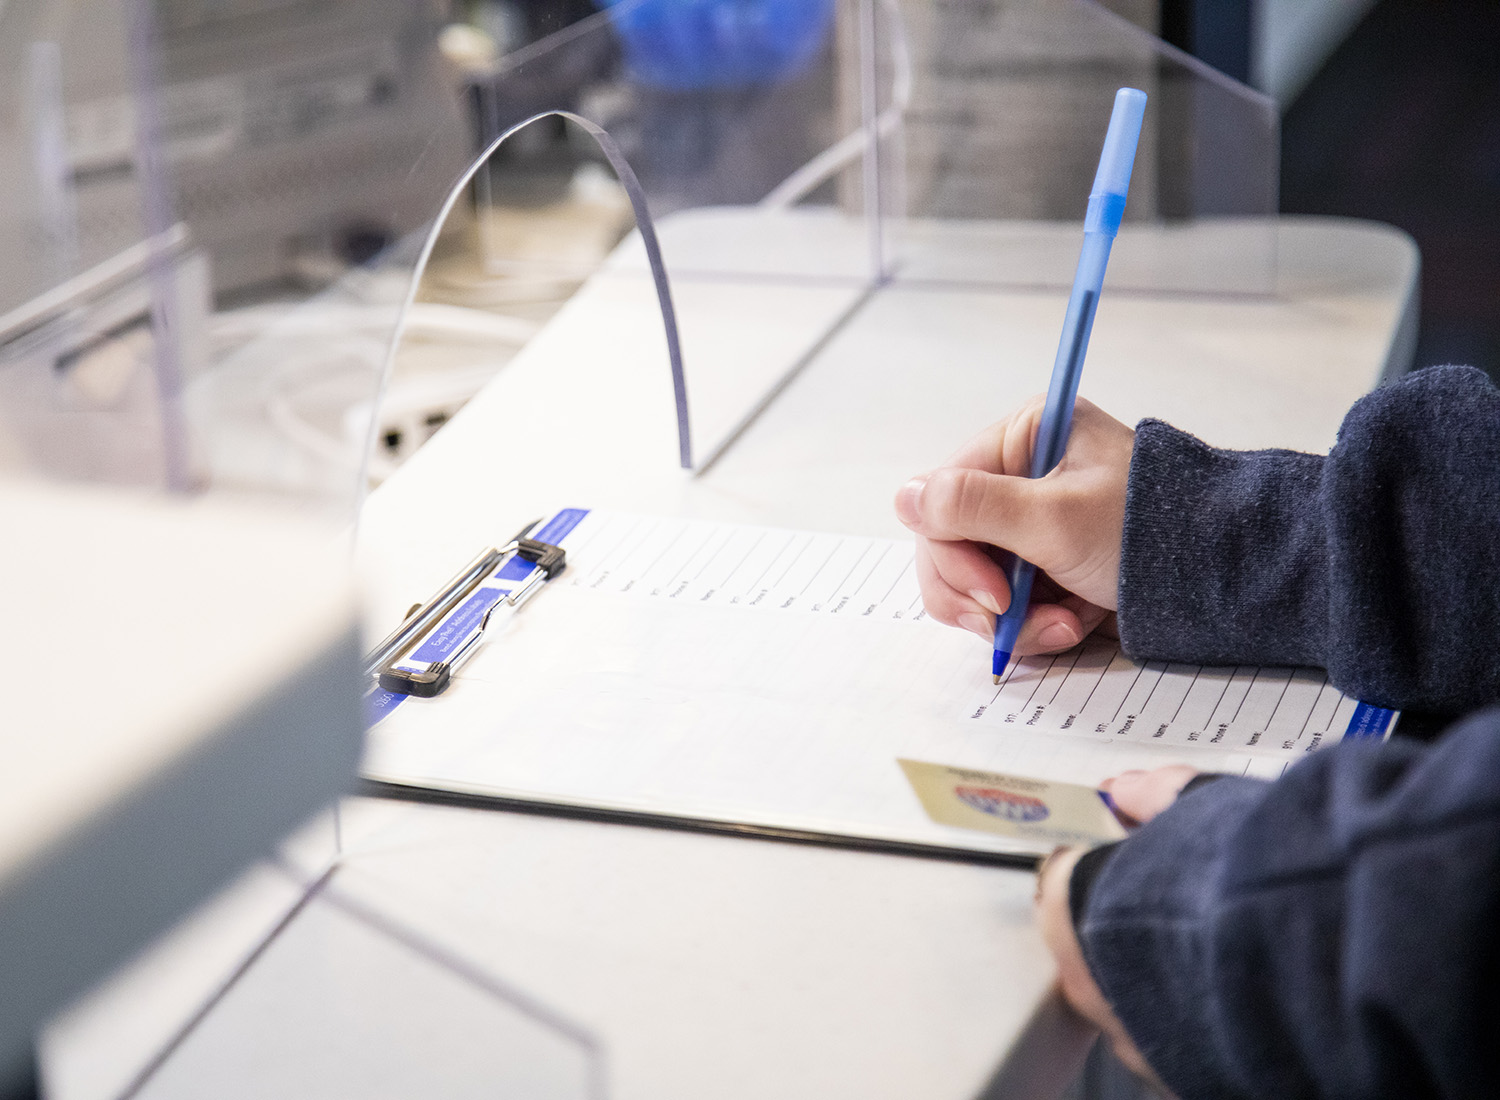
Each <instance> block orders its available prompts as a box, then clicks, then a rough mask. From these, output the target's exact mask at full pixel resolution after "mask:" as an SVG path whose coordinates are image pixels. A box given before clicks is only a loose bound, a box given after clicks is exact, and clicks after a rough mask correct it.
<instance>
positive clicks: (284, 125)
mask: <svg viewBox="0 0 1500 1100" xmlns="http://www.w3.org/2000/svg"><path fill="white" fill-rule="evenodd" d="M273 8H274V10H267V6H266V5H265V4H263V3H257V2H256V0H242V2H239V3H228V4H216V5H204V4H199V3H195V2H193V0H162V2H157V3H152V2H150V0H128V2H126V3H124V4H120V5H113V6H110V7H109V9H108V10H107V11H103V10H101V11H100V12H93V11H87V12H86V11H84V9H82V8H79V7H78V6H77V5H74V4H63V3H39V4H28V5H15V4H11V5H5V6H3V7H0V62H3V63H0V152H3V153H4V154H5V155H4V156H3V157H0V165H3V166H0V210H3V213H0V245H3V246H4V248H5V250H6V255H7V261H8V262H7V265H6V270H5V272H4V273H3V274H0V470H3V471H4V472H6V473H9V474H13V475H14V474H21V475H30V476H37V477H43V478H49V479H54V480H64V481H92V482H109V483H114V484H122V485H131V486H137V487H148V488H157V489H167V490H174V491H179V492H204V491H214V492H226V493H233V494H236V495H247V494H248V495H254V496H258V497H268V496H269V497H273V498H276V499H279V500H282V501H286V502H290V503H293V504H295V505H297V506H299V507H312V508H314V509H316V510H320V511H326V512H328V513H330V514H331V515H333V516H334V517H336V518H341V519H342V520H344V521H345V522H347V521H348V520H349V519H350V518H351V517H352V515H353V510H354V508H355V507H356V506H357V503H358V500H359V499H360V494H361V489H362V485H363V476H364V469H363V466H364V460H365V454H366V446H365V444H366V441H367V439H368V435H369V432H368V428H367V422H368V418H369V410H370V408H371V406H372V402H373V396H374V394H375V392H376V389H377V386H378V383H379V380H380V378H381V377H382V374H381V372H382V370H383V368H384V365H385V362H386V358H387V355H386V351H387V349H388V348H389V347H390V346H391V344H392V341H393V339H394V336H395V329H396V323H397V320H398V317H399V305H400V303H401V301H402V300H403V297H404V292H405V288H406V286H407V285H409V283H410V282H411V278H412V271H413V260H414V258H415V254H416V249H415V248H406V249H405V250H403V245H402V240H403V237H404V236H405V235H408V234H411V233H413V232H415V233H416V234H417V238H416V239H417V243H418V244H420V241H421V240H422V239H423V238H425V236H426V225H427V223H428V221H429V220H430V218H431V216H432V214H433V211H434V210H435V209H436V207H437V204H438V203H439V202H440V201H441V198H442V195H443V194H444V192H445V191H446V189H447V187H448V186H449V185H450V184H451V182H452V180H453V178H454V176H455V175H456V173H457V172H458V171H459V170H460V169H461V168H462V166H463V164H464V162H465V159H466V158H467V157H468V156H469V155H470V150H471V148H472V134H471V130H470V127H469V125H468V122H467V120H466V118H465V116H464V113H463V111H462V109H461V107H460V104H459V102H458V99H459V88H458V83H457V80H456V79H455V78H453V76H452V75H451V74H450V73H449V72H448V71H447V69H446V67H445V66H444V65H443V64H442V59H441V57H440V55H439V52H438V44H437V39H438V33H439V31H440V29H441V26H440V24H439V23H438V21H437V20H436V18H435V15H434V12H433V10H432V9H431V8H429V7H426V6H422V5H409V4H406V3H404V0H372V2H370V3H364V4H360V5H326V4H322V3H318V2H314V0H305V2H304V0H286V2H284V3H278V4H276V5H273ZM361 409H362V410H363V418H362V419H360V420H359V422H358V423H357V424H355V425H352V426H351V424H350V423H349V420H350V417H351V416H354V417H356V418H359V417H360V415H361V413H360V410H361Z"/></svg>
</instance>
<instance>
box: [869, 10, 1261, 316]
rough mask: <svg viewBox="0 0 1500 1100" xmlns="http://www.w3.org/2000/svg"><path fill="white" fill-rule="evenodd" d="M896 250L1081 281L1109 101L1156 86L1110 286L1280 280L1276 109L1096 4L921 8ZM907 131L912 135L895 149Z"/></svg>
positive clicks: (956, 278)
mask: <svg viewBox="0 0 1500 1100" xmlns="http://www.w3.org/2000/svg"><path fill="white" fill-rule="evenodd" d="M906 14H907V17H908V19H907V23H906V27H905V29H906V34H907V43H906V49H907V50H908V51H909V52H910V55H911V65H910V71H911V73H912V89H911V100H910V105H909V106H908V107H907V109H906V111H905V125H904V127H903V128H902V130H901V132H900V133H899V134H896V135H893V136H892V137H890V138H888V139H887V141H888V144H889V145H890V147H891V151H890V154H889V155H888V157H887V159H888V160H891V161H899V162H901V163H903V164H904V171H903V173H902V186H903V188H904V192H905V196H906V206H905V209H904V212H903V213H904V216H902V215H896V216H895V217H894V218H893V221H894V225H893V232H892V236H893V238H894V240H895V244H894V246H893V252H892V255H893V262H894V264H895V266H896V270H897V274H898V277H899V278H901V279H904V280H908V281H931V282H956V283H961V284H971V285H972V284H995V285H1013V286H1039V287H1048V286H1067V285H1069V284H1070V283H1071V281H1072V277H1073V264H1074V261H1075V260H1076V256H1077V252H1076V244H1073V245H1072V246H1071V247H1069V243H1070V242H1073V241H1076V239H1077V237H1078V233H1079V228H1080V224H1081V221H1082V217H1083V211H1084V208H1085V206H1086V205H1087V199H1088V194H1089V187H1090V183H1091V181H1092V179H1093V175H1094V170H1095V167H1096V166H1097V164H1098V158H1099V148H1100V145H1101V143H1102V139H1103V135H1104V130H1105V127H1106V124H1107V123H1108V120H1109V106H1108V105H1109V103H1110V102H1111V100H1112V98H1113V95H1114V92H1115V90H1116V89H1117V88H1120V87H1122V86H1130V87H1136V88H1140V89H1142V90H1143V91H1145V92H1146V93H1147V95H1148V96H1149V99H1148V102H1147V108H1146V119H1145V125H1144V129H1143V132H1142V136H1141V143H1140V147H1139V151H1138V153H1137V155H1136V162H1135V170H1134V174H1133V177H1132V180H1131V188H1130V197H1129V203H1128V205H1127V207H1126V211H1125V225H1124V227H1123V228H1122V230H1121V232H1120V236H1119V240H1118V244H1117V246H1116V248H1115V250H1114V254H1113V257H1112V259H1111V264H1110V270H1109V275H1108V279H1107V284H1106V285H1108V286H1109V287H1111V288H1113V289H1116V290H1138V291H1144V292H1153V293H1185V294H1232V295H1238V294H1248V295H1264V294H1269V293H1271V292H1272V291H1273V289H1274V286H1275V278H1276V233H1275V225H1274V221H1273V219H1274V218H1275V216H1276V213H1277V181H1278V176H1279V131H1278V116H1277V113H1276V109H1275V105H1274V104H1273V103H1272V102H1271V101H1270V100H1269V99H1268V98H1266V97H1265V96H1262V95H1260V94H1259V93H1257V92H1255V91H1253V90H1251V89H1249V88H1247V87H1245V86H1244V85H1241V84H1238V83H1236V82H1235V81H1233V80H1230V79H1229V78H1227V77H1225V76H1223V75H1222V74H1220V73H1218V72H1216V71H1214V70H1213V69H1211V68H1210V67H1208V66H1206V65H1204V64H1202V63H1201V62H1199V61H1197V60H1196V59H1194V58H1192V57H1190V56H1188V55H1186V54H1184V53H1182V52H1181V51H1179V50H1176V49H1174V48H1173V47H1170V46H1167V45H1166V44H1165V43H1163V42H1162V41H1161V40H1160V39H1157V38H1155V37H1154V36H1152V35H1150V34H1148V33H1147V32H1145V31H1144V30H1142V29H1140V28H1139V27H1137V26H1135V25H1134V24H1132V23H1131V22H1129V21H1128V20H1126V19H1124V18H1122V17H1121V16H1119V15H1116V14H1114V13H1112V12H1110V11H1109V10H1107V9H1105V8H1104V7H1102V6H1100V5H1099V4H1096V3H1092V2H1089V0H1001V2H996V0H991V2H984V0H970V2H963V3H952V4H933V5H920V6H911V7H908V8H907V9H906ZM898 142H899V143H900V144H899V146H898V144H897V143H898Z"/></svg>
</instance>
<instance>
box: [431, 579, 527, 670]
mask: <svg viewBox="0 0 1500 1100" xmlns="http://www.w3.org/2000/svg"><path fill="white" fill-rule="evenodd" d="M509 595H510V589H509V588H481V589H480V590H479V591H478V592H476V593H474V594H473V595H472V596H470V597H469V598H468V599H467V600H465V601H464V602H463V603H461V604H460V605H459V607H458V610H457V611H455V612H453V613H452V614H451V615H449V616H448V617H447V618H446V619H444V620H443V625H442V626H440V627H438V628H437V629H436V630H434V631H433V632H432V633H431V634H429V635H427V638H426V639H425V640H424V641H423V642H422V644H421V645H419V646H418V647H417V648H416V652H414V653H413V654H412V655H411V660H413V661H441V660H443V659H445V658H447V657H450V656H452V654H453V651H454V650H456V649H457V648H458V647H459V646H461V645H463V643H464V640H465V639H466V638H468V636H469V635H470V634H473V633H474V631H475V630H477V629H478V628H479V623H480V620H482V619H483V618H484V615H485V612H487V611H488V610H489V609H490V608H492V607H494V606H495V605H496V604H497V603H499V602H500V601H501V600H503V599H504V598H505V597H506V596H509Z"/></svg>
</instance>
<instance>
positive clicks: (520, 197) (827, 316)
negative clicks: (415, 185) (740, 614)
mask: <svg viewBox="0 0 1500 1100" xmlns="http://www.w3.org/2000/svg"><path fill="white" fill-rule="evenodd" d="M602 7H603V8H604V9H605V10H602V11H600V12H599V13H598V14H596V15H594V16H592V17H590V18H588V19H585V20H583V21H582V22H580V23H578V24H575V25H574V26H571V27H569V28H567V29H566V30H564V31H561V32H559V33H557V34H554V35H552V36H550V37H549V38H546V39H543V40H542V41H541V42H538V43H535V44H533V45H531V46H529V47H526V48H524V49H522V50H520V51H517V52H515V53H513V54H511V55H509V56H506V57H502V58H499V59H497V60H495V61H493V62H491V63H489V64H488V65H487V66H485V67H483V68H482V69H481V70H478V71H476V72H473V73H471V75H470V94H471V102H472V103H473V104H474V106H475V108H476V112H477V115H478V118H479V121H480V126H481V132H482V135H483V136H484V137H485V138H486V139H487V140H488V141H489V142H490V143H491V144H490V146H489V148H488V149H487V150H486V153H485V154H484V155H483V156H482V157H481V162H482V163H481V164H480V165H478V166H476V169H475V171H474V175H473V183H472V186H471V187H470V188H469V190H468V193H467V194H466V195H465V197H464V200H463V201H462V202H455V203H454V209H455V210H458V211H460V212H461V213H463V214H465V215H467V214H468V213H472V215H473V217H474V224H473V225H472V226H470V227H468V229H467V230H466V231H468V232H470V233H471V234H472V244H471V245H470V252H471V255H470V256H469V258H468V261H467V263H468V274H469V276H470V279H469V281H468V282H467V283H466V285H465V286H464V287H463V288H462V291H463V292H464V293H469V294H474V293H478V294H480V295H481V296H482V295H483V294H485V293H488V294H489V295H490V297H491V299H492V301H495V302H499V303H501V305H500V308H509V309H510V311H511V312H512V314H513V315H515V316H519V317H522V318H527V317H532V318H537V319H545V317H547V316H550V310H540V311H534V312H531V313H528V312H527V310H528V309H532V310H534V309H535V307H536V306H537V304H538V301H539V300H540V299H541V298H545V297H547V296H548V295H553V296H555V297H556V298H558V299H559V300H562V299H566V301H567V305H566V306H565V307H564V308H565V309H566V310H568V311H569V316H588V317H589V318H591V320H592V322H593V323H594V325H595V326H599V325H602V324H604V323H606V322H605V320H604V319H611V320H610V321H609V323H611V324H617V325H618V327H617V328H615V329H613V330H611V331H603V330H602V329H598V328H596V330H595V331H593V332H592V333H584V334H580V333H576V332H575V333H573V334H571V335H570V336H564V335H562V334H560V333H558V332H557V331H555V330H556V328H557V326H556V325H553V326H550V327H549V329H548V331H547V332H546V334H545V336H544V337H543V339H545V340H546V341H548V343H549V346H550V351H549V354H552V355H553V356H554V357H555V356H556V355H559V354H570V355H575V356H598V355H606V356H609V357H610V358H611V359H612V360H617V361H618V363H619V369H620V370H621V371H634V372H636V376H638V377H639V378H640V379H641V385H642V386H644V387H647V388H648V389H650V390H651V391H652V392H651V395H650V396H649V397H646V396H644V395H643V397H642V400H643V402H655V403H657V404H658V405H659V404H660V403H661V402H667V401H672V402H674V404H675V405H676V424H675V431H674V428H673V427H669V426H668V425H667V422H666V421H665V420H664V419H663V418H661V417H660V416H650V417H648V416H646V415H645V414H644V410H636V409H634V408H632V409H631V410H630V413H629V415H631V416H633V417H638V418H639V419H640V421H641V424H642V431H643V433H650V434H649V436H648V437H647V438H648V439H649V440H653V441H655V442H648V441H646V440H643V446H660V447H661V448H662V450H663V454H664V455H665V453H666V451H665V440H664V439H661V440H658V439H657V433H666V435H672V434H675V435H676V437H677V438H676V444H677V446H676V450H677V457H678V460H679V462H680V463H681V464H682V465H683V466H685V467H687V468H691V469H703V468H705V467H706V466H707V465H709V464H711V463H712V461H713V460H714V458H715V457H716V456H717V454H718V453H720V452H721V450H722V449H723V447H724V446H726V445H727V444H728V442H730V441H731V440H732V439H733V438H734V437H735V435H736V434H737V432H738V431H739V430H741V428H742V427H743V426H744V425H745V424H746V423H747V422H748V421H749V420H750V419H752V418H753V417H754V415H755V414H756V412H757V411H758V409H759V408H761V407H763V405H764V403H765V402H766V401H768V400H770V399H771V398H772V397H773V396H774V394H775V393H776V392H778V390H779V388H780V387H781V386H782V385H784V384H785V383H786V381H787V380H788V379H789V378H790V377H792V376H793V375H794V374H795V373H796V371H797V370H798V368H799V367H800V366H801V365H802V364H803V363H804V362H806V361H807V359H808V358H809V356H810V355H812V354H813V353H814V352H815V351H816V349H817V348H818V347H819V346H820V344H821V342H822V341H824V340H825V339H826V338H827V337H828V336H829V335H830V334H831V333H832V332H834V331H836V330H837V329H838V327H839V326H840V324H841V323H842V322H843V321H844V320H845V319H846V318H848V317H849V316H850V315H851V314H852V312H853V311H854V310H856V309H858V308H859V306H860V304H861V303H862V302H863V301H864V300H865V298H866V296H867V295H868V294H870V293H872V292H874V291H875V290H876V289H877V288H878V287H880V286H882V285H885V284H886V283H888V282H892V281H894V282H896V283H899V284H936V285H961V286H975V287H986V286H993V287H1007V286H1011V287H1023V288H1036V287H1043V288H1045V287H1066V286H1067V285H1069V283H1070V282H1071V279H1072V274H1073V265H1074V262H1075V260H1076V255H1077V247H1078V240H1079V238H1080V228H1081V219H1082V213H1083V209H1084V207H1085V205H1086V202H1087V197H1088V190H1089V182H1090V180H1091V179H1092V174H1093V170H1094V166H1095V164H1096V163H1097V158H1098V150H1099V143H1100V140H1101V137H1102V133H1103V129H1104V126H1105V124H1106V122H1107V119H1108V110H1109V104H1110V101H1111V99H1112V96H1113V93H1114V90H1115V89H1116V88H1117V87H1119V86H1120V85H1122V84H1134V85H1137V86H1141V87H1143V88H1145V89H1146V90H1147V91H1148V93H1149V94H1150V95H1151V106H1150V107H1149V108H1148V118H1147V137H1146V138H1145V139H1144V141H1143V145H1142V153H1141V156H1140V158H1139V159H1138V162H1137V171H1136V181H1135V184H1134V186H1133V188H1132V195H1131V205H1130V207H1129V210H1128V213H1127V219H1128V220H1127V226H1126V228H1125V230H1124V231H1123V232H1122V237H1121V240H1122V243H1121V244H1120V246H1119V247H1118V248H1117V250H1116V257H1115V260H1114V263H1113V265H1112V268H1111V272H1110V278H1109V282H1110V285H1111V287H1113V288H1115V289H1117V290H1118V289H1128V290H1139V291H1145V292H1167V293H1206V294H1266V293H1269V292H1270V291H1271V290H1272V288H1273V286H1274V279H1275V228H1274V224H1273V222H1272V221H1271V218H1270V216H1271V215H1274V212H1275V209H1274V208H1275V197H1276V191H1275V180H1276V173H1277V166H1276V156H1275V151H1276V117H1275V113H1274V110H1272V108H1271V105H1270V104H1269V102H1268V101H1266V100H1265V99H1264V98H1263V97H1260V96H1258V95H1256V94H1255V93H1254V92H1252V91H1250V90H1248V89H1246V88H1243V87H1241V86H1239V85H1236V84H1234V83H1233V82H1232V81H1228V80H1225V79H1224V78H1222V77H1220V76H1219V75H1218V74H1215V73H1213V72H1212V71H1211V70H1208V69H1206V68H1204V67H1203V66H1201V65H1198V64H1197V63H1196V62H1194V61H1192V59H1190V58H1187V57H1185V56H1184V55H1182V54H1180V53H1178V52H1177V51H1174V50H1172V49H1171V48H1170V47H1167V46H1165V45H1163V44H1162V43H1161V42H1160V41H1159V40H1157V39H1155V38H1153V37H1152V36H1151V35H1149V34H1147V33H1145V32H1143V31H1141V30H1140V29H1139V28H1137V27H1135V26H1133V25H1132V24H1130V23H1128V22H1127V21H1125V20H1123V19H1121V18H1119V17H1117V16H1115V15H1113V14H1111V13H1110V12H1109V11H1107V10H1105V9H1104V8H1102V7H1099V6H1098V5H1096V4H1093V3H1089V2H1086V0H1006V2H987V3H985V2H973V3H962V4H945V5H922V6H919V7H913V8H907V9H903V8H902V7H900V6H898V4H897V3H896V2H895V0H837V2H833V0H830V2H828V3H827V4H808V5H801V6H798V5H789V4H787V3H783V2H779V0H762V2H761V3H759V4H751V5H748V6H746V5H729V6H725V5H723V4H722V3H717V2H715V0H616V2H613V3H608V4H604V5H602ZM751 8H753V9H755V11H754V18H751V17H749V16H747V15H746V14H745V13H746V11H747V10H749V9H751ZM731 9H732V10H731ZM716 13H717V15H716ZM735 13H738V14H735ZM716 18H717V22H715V19H716ZM737 19H738V20H739V22H736V20H737ZM778 35H779V36H780V37H777V36H778ZM569 117H571V119H572V121H568V119H569ZM595 127H597V128H599V129H602V130H603V131H604V132H605V134H607V135H608V137H607V138H605V137H602V136H600V135H597V134H594V135H590V133H589V132H588V131H589V130H590V129H592V128H595ZM601 142H603V143H605V144H609V145H611V146H612V148H613V156H611V155H606V153H605V149H604V145H603V144H601ZM620 159H623V160H624V162H625V163H626V165H628V170H629V171H631V173H632V174H633V176H634V178H635V181H637V182H638V184H639V193H638V194H637V195H636V196H635V199H634V201H633V202H632V201H631V200H629V199H628V198H627V196H626V194H625V189H623V188H620V187H619V186H617V185H615V184H614V183H613V178H614V177H618V176H619V175H620V174H621V173H620V171H619V166H618V165H616V164H611V163H610V162H611V160H614V161H619V160H620ZM582 193H591V194H593V195H594V196H595V198H596V200H597V201H598V202H599V203H600V204H601V205H603V206H606V207H610V208H611V209H612V210H613V212H614V225H615V226H616V229H617V231H618V232H622V233H623V234H624V238H623V240H622V241H621V242H620V244H619V245H618V247H615V248H614V249H613V250H600V249H597V248H596V249H595V250H594V251H593V252H591V253H588V252H587V251H586V253H585V254H582V255H580V254H578V253H576V252H575V251H574V250H573V249H572V247H571V243H572V242H571V241H570V239H569V238H568V237H566V236H565V235H564V234H563V233H561V232H556V233H550V232H549V230H548V227H549V225H552V224H555V223H553V222H552V219H553V218H554V217H558V216H559V211H564V210H566V209H568V208H572V209H573V210H575V211H576V210H577V209H578V208H579V206H580V205H582V203H581V202H580V195H581V194H582ZM601 196H603V198H600V197H601ZM648 217H649V219H650V220H651V221H653V222H654V226H653V227H652V228H651V232H650V234H648V233H645V232H642V231H640V229H641V228H644V226H645V221H644V219H646V218H648ZM528 226H530V227H533V228H536V229H537V230H538V233H530V232H528ZM637 227H640V228H637ZM629 229H636V231H635V232H625V231H626V230H629ZM650 235H654V236H655V237H657V238H658V239H659V242H660V253H661V257H662V260H663V262H664V265H665V275H666V280H665V281H666V286H665V287H662V286H660V285H659V284H660V282H661V280H660V278H659V276H660V272H657V273H656V274H655V275H653V272H652V264H651V261H650V257H649V256H648V249H647V247H646V240H647V237H648V236H650ZM553 241H555V242H556V247H549V246H550V245H551V243H552V242H553ZM605 251H607V252H608V254H607V255H605V254H604V252H605ZM439 252H441V249H440V250H439ZM440 263H441V261H440ZM447 270H448V272H449V273H450V274H451V270H452V265H451V264H450V265H449V267H448V269H447ZM444 281H445V277H442V276H440V277H439V278H436V279H434V278H432V277H431V276H429V277H428V278H427V281H426V283H425V285H424V289H423V290H422V291H421V292H420V294H419V298H424V297H439V298H440V297H442V296H443V295H444V294H445V290H446V292H450V293H451V292H452V291H453V290H454V289H455V288H454V285H453V280H452V279H451V278H448V279H447V283H448V285H447V286H446V288H445V287H444V285H442V284H443V283H444ZM484 286H487V287H488V291H487V292H486V291H483V290H480V289H478V288H481V287H484ZM575 287H576V288H578V289H577V292H576V294H574V293H573V288H575ZM518 305H519V306H520V307H521V308H519V309H517V308H516V307H517V306H518ZM556 307H557V303H554V304H553V306H552V308H554V309H555V308H556ZM656 309H660V310H661V312H662V325H663V329H664V332H663V331H658V330H656V328H655V324H654V322H653V323H652V324H650V325H646V324H643V320H642V318H641V316H640V314H641V313H643V312H649V311H651V310H656ZM559 343H563V344H566V347H559V346H558V345H559ZM401 384H402V383H401V375H400V373H399V372H398V374H397V375H396V379H395V385H396V386H397V387H398V388H399V387H400V386H401ZM622 414H623V410H622ZM536 415H545V414H544V413H542V412H541V411H538V413H537V414H536ZM385 421H386V422H387V423H390V422H393V418H392V417H391V416H389V415H388V416H386V417H385ZM648 422H649V424H650V426H649V427H648V426H647V424H648ZM664 460H665V459H664Z"/></svg>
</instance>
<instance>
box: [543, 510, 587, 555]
mask: <svg viewBox="0 0 1500 1100" xmlns="http://www.w3.org/2000/svg"><path fill="white" fill-rule="evenodd" d="M588 514H589V510H588V509H587V508H564V509H563V510H562V511H561V512H558V513H557V515H555V516H553V517H552V518H551V519H549V520H548V521H547V525H546V526H545V527H543V528H542V529H541V530H540V531H533V532H531V535H530V536H529V537H530V538H534V539H536V540H537V542H550V543H551V544H552V545H553V546H556V545H557V544H558V543H560V542H562V540H563V539H565V538H567V537H568V532H569V531H571V530H573V528H575V527H577V526H578V525H579V524H580V523H582V522H583V517H584V516H586V515H588Z"/></svg>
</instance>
